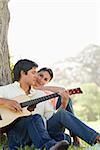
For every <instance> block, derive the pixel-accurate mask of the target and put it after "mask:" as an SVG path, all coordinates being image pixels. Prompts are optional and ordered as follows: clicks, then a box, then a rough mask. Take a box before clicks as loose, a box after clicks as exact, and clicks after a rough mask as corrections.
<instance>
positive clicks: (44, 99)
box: [20, 93, 59, 108]
mask: <svg viewBox="0 0 100 150" xmlns="http://www.w3.org/2000/svg"><path fill="white" fill-rule="evenodd" d="M58 96H59V94H58V93H53V94H50V95H47V96H43V97H39V98H36V99H33V100H29V101H27V102H23V103H20V105H21V107H22V108H23V107H26V106H29V105H30V106H31V105H36V104H38V103H40V102H43V101H47V100H49V99H52V98H55V97H58Z"/></svg>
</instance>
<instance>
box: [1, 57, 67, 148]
mask: <svg viewBox="0 0 100 150" xmlns="http://www.w3.org/2000/svg"><path fill="white" fill-rule="evenodd" d="M37 67H38V65H37V64H36V63H35V62H33V61H31V60H28V59H22V60H19V61H18V62H17V63H16V64H15V66H14V83H12V84H9V85H5V86H1V87H0V114H1V119H0V121H3V117H4V116H2V110H3V108H4V111H6V110H7V112H9V113H11V114H15V115H17V114H18V115H23V117H22V116H21V117H18V118H16V119H15V121H14V122H13V123H11V124H10V125H9V128H8V129H7V131H6V132H7V136H8V145H9V150H17V149H18V148H19V147H20V146H21V147H24V146H25V145H31V144H32V143H33V144H34V145H35V147H36V148H41V147H42V146H43V145H45V147H46V149H47V150H65V149H66V148H68V142H67V141H65V140H63V141H60V142H56V141H55V140H54V139H52V138H51V137H50V136H49V134H48V132H47V130H46V129H45V126H44V122H43V119H42V117H41V115H42V116H45V114H46V111H45V109H44V102H42V103H40V104H38V105H37V106H36V108H35V110H34V115H32V114H31V113H30V115H29V116H27V117H26V116H25V117H24V109H23V108H22V107H21V105H20V103H21V102H23V99H22V97H24V98H27V99H28V100H31V99H33V98H36V97H41V96H43V95H44V93H42V92H40V91H38V90H32V93H31V91H30V89H31V86H32V85H33V82H34V75H35V74H36V69H37ZM16 97H17V100H16ZM18 97H19V98H18ZM41 108H42V109H41ZM39 110H41V111H40V112H39ZM26 111H27V110H26ZM31 111H32V110H31ZM28 112H29V111H28ZM9 113H7V114H6V115H7V117H8V115H9ZM3 114H4V113H3ZM39 114H40V115H39ZM9 118H11V116H10V115H9V117H8V119H9Z"/></svg>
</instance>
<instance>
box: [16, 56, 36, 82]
mask: <svg viewBox="0 0 100 150" xmlns="http://www.w3.org/2000/svg"><path fill="white" fill-rule="evenodd" d="M33 67H36V68H37V67H38V64H36V63H35V62H33V61H31V60H28V59H21V60H19V61H18V62H17V63H16V64H15V66H14V69H13V73H14V81H19V80H20V76H21V71H23V72H25V74H27V72H28V71H29V70H31V69H32V68H33Z"/></svg>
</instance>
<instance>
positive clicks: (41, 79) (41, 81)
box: [35, 71, 51, 87]
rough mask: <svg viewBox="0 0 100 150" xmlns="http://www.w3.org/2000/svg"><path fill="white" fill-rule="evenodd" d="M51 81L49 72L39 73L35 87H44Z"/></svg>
mask: <svg viewBox="0 0 100 150" xmlns="http://www.w3.org/2000/svg"><path fill="white" fill-rule="evenodd" d="M50 79H51V76H50V74H49V73H48V71H41V72H37V74H36V82H35V86H37V87H39V86H44V85H45V84H47V83H48V82H49V81H50Z"/></svg>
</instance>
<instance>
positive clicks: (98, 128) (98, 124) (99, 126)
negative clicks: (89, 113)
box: [0, 121, 100, 150]
mask: <svg viewBox="0 0 100 150" xmlns="http://www.w3.org/2000/svg"><path fill="white" fill-rule="evenodd" d="M85 123H86V122H85ZM86 124H87V125H89V126H90V127H92V128H93V129H95V130H96V131H98V132H100V121H97V122H88V123H86ZM5 141H6V140H4V139H2V140H1V142H0V150H2V146H3V144H4V143H5ZM82 143H83V145H84V146H85V147H86V148H87V147H89V145H88V144H86V143H85V142H83V141H82ZM86 148H76V147H73V146H70V147H69V149H68V150H85V149H86ZM19 150H23V149H22V148H20V149H19ZM24 150H36V149H35V148H29V147H25V149H24ZM44 150H45V149H44Z"/></svg>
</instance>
